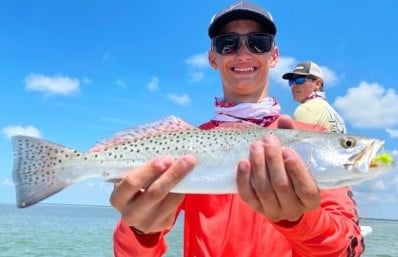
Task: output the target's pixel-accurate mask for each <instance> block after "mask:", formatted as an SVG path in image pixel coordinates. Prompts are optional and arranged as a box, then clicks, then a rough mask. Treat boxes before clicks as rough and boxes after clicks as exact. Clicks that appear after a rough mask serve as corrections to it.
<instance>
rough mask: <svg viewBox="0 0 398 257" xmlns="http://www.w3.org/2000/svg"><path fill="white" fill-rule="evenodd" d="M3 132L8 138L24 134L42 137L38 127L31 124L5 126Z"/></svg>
mask: <svg viewBox="0 0 398 257" xmlns="http://www.w3.org/2000/svg"><path fill="white" fill-rule="evenodd" d="M2 132H3V134H4V135H5V136H6V137H7V138H11V137H12V136H15V135H24V136H31V137H37V138H41V133H40V131H39V130H38V129H37V128H35V127H33V126H30V125H29V126H26V127H22V126H13V125H10V126H7V127H5V128H3V130H2Z"/></svg>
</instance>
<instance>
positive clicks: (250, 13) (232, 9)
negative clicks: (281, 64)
mask: <svg viewBox="0 0 398 257" xmlns="http://www.w3.org/2000/svg"><path fill="white" fill-rule="evenodd" d="M234 20H253V21H256V22H258V23H259V24H261V25H262V26H263V27H264V29H265V30H266V31H265V32H267V33H270V34H272V35H274V36H275V35H276V26H275V23H274V21H273V20H272V16H271V14H270V13H269V12H268V11H267V10H265V9H262V8H260V7H258V6H257V5H255V4H253V3H250V2H247V1H240V2H237V3H235V4H232V5H230V6H228V7H226V8H225V9H223V10H222V11H220V12H218V13H217V14H215V15H214V16H213V18H212V19H211V21H210V26H209V31H208V33H209V37H210V38H213V37H215V36H217V35H218V34H219V33H220V31H221V29H222V28H223V27H224V26H225V25H226V24H227V23H229V22H231V21H234Z"/></svg>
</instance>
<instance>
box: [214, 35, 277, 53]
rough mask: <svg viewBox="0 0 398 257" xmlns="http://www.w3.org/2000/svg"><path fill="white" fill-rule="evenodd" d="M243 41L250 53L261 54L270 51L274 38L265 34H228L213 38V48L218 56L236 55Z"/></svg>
mask: <svg viewBox="0 0 398 257" xmlns="http://www.w3.org/2000/svg"><path fill="white" fill-rule="evenodd" d="M243 40H244V41H245V44H246V47H247V48H248V49H249V51H250V52H251V53H253V54H263V53H266V52H269V51H270V50H271V48H272V45H273V42H274V36H273V35H270V34H266V33H249V34H246V35H239V34H236V33H230V34H225V35H220V36H217V37H215V38H214V39H213V46H214V49H215V50H216V52H217V53H218V54H221V55H228V54H236V53H237V52H238V51H239V49H240V47H241V46H242V41H243Z"/></svg>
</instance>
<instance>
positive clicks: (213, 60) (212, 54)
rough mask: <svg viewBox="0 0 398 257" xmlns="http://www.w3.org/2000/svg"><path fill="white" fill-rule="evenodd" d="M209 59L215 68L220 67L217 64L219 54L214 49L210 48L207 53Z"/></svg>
mask: <svg viewBox="0 0 398 257" xmlns="http://www.w3.org/2000/svg"><path fill="white" fill-rule="evenodd" d="M207 59H208V60H209V64H210V66H211V67H212V68H213V69H216V70H217V69H218V66H217V61H216V60H217V54H216V53H215V52H214V51H213V50H209V52H208V53H207Z"/></svg>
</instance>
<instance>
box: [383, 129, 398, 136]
mask: <svg viewBox="0 0 398 257" xmlns="http://www.w3.org/2000/svg"><path fill="white" fill-rule="evenodd" d="M386 132H387V133H388V135H389V136H390V137H391V138H398V130H397V129H395V130H394V129H389V128H386Z"/></svg>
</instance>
